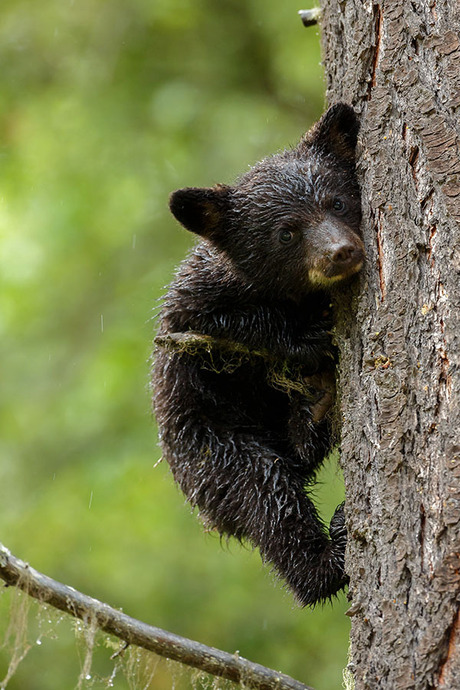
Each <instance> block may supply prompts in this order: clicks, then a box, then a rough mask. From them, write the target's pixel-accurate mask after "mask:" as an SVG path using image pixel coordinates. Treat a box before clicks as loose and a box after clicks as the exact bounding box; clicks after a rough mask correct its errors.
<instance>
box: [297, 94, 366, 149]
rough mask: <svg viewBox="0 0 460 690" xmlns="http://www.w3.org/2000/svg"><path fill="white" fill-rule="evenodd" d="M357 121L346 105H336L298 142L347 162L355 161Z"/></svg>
mask: <svg viewBox="0 0 460 690" xmlns="http://www.w3.org/2000/svg"><path fill="white" fill-rule="evenodd" d="M358 132H359V120H358V117H357V115H356V113H355V111H354V110H353V108H352V107H351V105H348V104H347V103H336V104H335V105H333V106H332V107H331V108H329V110H327V111H326V112H325V113H324V115H323V116H322V118H321V119H320V120H319V122H317V123H316V125H314V126H313V127H312V128H311V129H310V131H309V132H307V134H306V135H305V136H304V138H303V139H302V140H301V142H300V146H305V145H306V146H316V147H318V148H319V149H321V150H323V151H325V152H327V153H333V154H334V155H336V156H338V157H339V158H344V159H345V160H347V161H349V162H353V161H354V159H355V149H356V142H357V140H358Z"/></svg>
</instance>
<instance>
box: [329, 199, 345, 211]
mask: <svg viewBox="0 0 460 690" xmlns="http://www.w3.org/2000/svg"><path fill="white" fill-rule="evenodd" d="M332 208H333V209H334V211H335V212H336V213H344V212H345V211H346V210H347V205H346V203H345V202H344V200H343V199H341V198H340V197H338V196H335V197H334V198H333V199H332Z"/></svg>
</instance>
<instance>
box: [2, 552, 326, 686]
mask: <svg viewBox="0 0 460 690" xmlns="http://www.w3.org/2000/svg"><path fill="white" fill-rule="evenodd" d="M0 578H1V579H2V580H4V582H5V583H6V584H7V585H10V586H13V587H19V588H20V589H22V590H23V591H24V592H26V593H27V594H29V595H30V596H31V597H34V598H35V599H38V600H39V601H40V602H42V603H44V604H45V603H46V604H49V605H50V606H54V607H55V608H57V609H59V610H61V611H65V612H66V613H69V614H71V615H72V616H74V617H76V618H80V619H81V620H83V621H85V622H86V623H89V624H91V625H97V627H98V628H99V629H100V630H103V631H104V632H107V633H110V634H111V635H115V636H116V637H118V638H119V639H121V640H123V641H124V642H125V643H126V644H133V645H136V646H138V647H143V648H144V649H147V650H149V651H152V652H155V654H158V655H160V656H164V657H167V658H168V659H172V660H174V661H179V662H180V663H182V664H186V665H187V666H193V667H194V668H198V669H200V670H201V671H205V672H206V673H210V674H212V675H214V676H219V677H221V678H226V679H227V680H231V681H233V682H234V683H240V684H241V685H242V686H244V687H245V688H251V689H252V688H254V689H258V690H313V689H312V688H310V687H308V686H307V685H304V684H303V683H300V682H299V681H298V680H294V679H293V678H290V677H289V676H286V675H284V674H283V673H278V672H277V671H273V670H272V669H269V668H266V667H265V666H261V665H260V664H255V663H253V662H252V661H248V660H247V659H244V658H243V657H240V656H239V655H238V654H237V653H235V654H229V653H228V652H223V651H221V650H220V649H215V648H214V647H207V646H206V645H203V644H200V643H199V642H195V641H194V640H189V639H187V638H185V637H180V636H179V635H174V633H170V632H167V631H166V630H162V629H161V628H155V627H154V626H152V625H147V624H146V623H143V622H142V621H139V620H136V619H135V618H131V617H130V616H127V615H126V614H125V613H122V612H121V611H117V610H116V609H114V608H112V607H111V606H108V604H104V603H102V602H100V601H98V600H97V599H93V598H92V597H89V596H88V595H87V594H82V593H81V592H78V591H77V590H76V589H74V588H73V587H69V586H68V585H64V584H62V583H61V582H57V581H56V580H53V579H52V578H50V577H48V576H47V575H43V573H40V572H38V571H37V570H35V569H34V568H31V567H30V566H29V565H28V564H27V563H24V561H21V560H20V559H18V558H16V557H15V556H13V555H12V554H11V553H10V551H9V550H8V549H7V548H6V547H5V546H3V545H2V544H1V543H0Z"/></svg>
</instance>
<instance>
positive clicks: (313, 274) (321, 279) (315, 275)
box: [308, 261, 363, 285]
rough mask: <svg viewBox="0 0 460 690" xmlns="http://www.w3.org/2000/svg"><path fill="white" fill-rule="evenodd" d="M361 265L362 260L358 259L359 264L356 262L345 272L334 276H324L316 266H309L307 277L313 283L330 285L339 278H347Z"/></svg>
mask: <svg viewBox="0 0 460 690" xmlns="http://www.w3.org/2000/svg"><path fill="white" fill-rule="evenodd" d="M362 267H363V262H362V261H360V262H359V264H356V266H353V268H351V269H349V270H348V271H346V272H345V273H339V274H338V275H335V276H325V275H324V273H323V272H322V271H319V270H318V269H317V268H311V269H310V270H309V271H308V279H309V281H310V283H312V284H313V285H330V284H331V283H337V282H338V281H340V280H345V278H349V277H350V276H351V275H353V274H354V273H358V271H360V270H361V269H362Z"/></svg>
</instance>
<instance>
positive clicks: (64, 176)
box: [0, 0, 348, 690]
mask: <svg viewBox="0 0 460 690" xmlns="http://www.w3.org/2000/svg"><path fill="white" fill-rule="evenodd" d="M298 9H299V5H298V2H297V1H296V2H294V0H286V1H285V2H282V3H281V2H274V1H273V0H220V1H216V0H129V1H128V0H110V1H109V0H41V1H40V2H36V0H3V1H2V5H1V8H0V64H1V72H0V74H1V76H0V83H1V91H0V176H1V185H0V281H1V283H2V289H1V291H0V302H1V304H0V332H1V336H2V337H1V350H2V352H1V367H2V374H1V389H0V396H1V397H0V400H1V403H0V404H1V412H2V414H1V418H0V425H1V430H0V438H1V440H0V447H1V458H0V519H1V534H0V539H1V540H2V541H4V543H5V544H6V545H7V546H8V547H9V548H10V549H11V550H12V551H13V553H15V554H16V555H18V556H20V557H21V558H23V559H25V560H27V561H29V562H30V563H31V564H33V565H34V566H35V567H36V568H37V569H40V570H43V571H45V572H46V573H47V574H49V575H51V576H53V577H55V578H57V579H59V580H62V581H64V582H66V583H68V584H71V585H73V586H75V587H76V588H78V589H81V590H83V591H85V592H86V593H88V594H91V595H93V596H96V597H98V598H100V599H102V600H106V601H107V602H109V603H111V604H112V605H114V606H117V607H122V608H123V610H124V611H125V612H127V613H129V614H130V615H133V616H135V617H139V618H141V619H143V620H145V621H147V622H150V623H152V624H154V625H157V626H160V627H165V628H167V629H170V630H172V631H174V632H176V633H179V634H182V635H186V636H189V637H192V638H194V639H198V640H200V641H202V642H205V643H207V644H211V645H213V646H217V647H222V648H224V649H226V650H228V651H234V650H236V649H238V650H239V652H240V653H241V654H242V655H243V656H246V657H248V658H251V659H253V660H254V661H258V662H260V663H262V664H266V665H269V666H271V667H274V668H279V669H281V670H283V671H284V672H286V673H289V674H291V675H293V676H295V677H297V678H299V679H301V680H303V681H305V682H308V683H309V684H312V685H314V686H315V687H316V688H317V689H318V690H331V689H333V688H338V687H340V686H341V669H342V668H343V666H344V665H345V663H346V646H347V635H348V622H347V619H346V618H345V616H344V615H343V612H344V610H345V608H346V600H345V597H344V596H343V595H342V596H341V597H340V599H339V600H338V601H337V602H336V603H335V604H334V607H333V608H331V607H329V606H326V607H324V608H323V609H318V610H315V611H310V610H299V609H298V608H296V607H295V605H294V603H293V601H292V599H291V596H290V595H289V594H288V593H286V592H285V591H284V590H283V589H282V587H281V586H280V584H279V583H277V582H275V581H274V578H273V577H272V576H271V575H270V573H269V572H268V571H267V570H266V569H263V568H262V566H261V564H260V559H259V555H258V553H256V552H251V551H250V550H249V549H244V548H242V547H240V546H239V545H237V544H235V543H230V545H228V547H227V546H226V545H225V544H224V545H221V544H220V542H219V539H218V538H217V537H216V536H214V535H204V534H203V531H202V528H201V526H200V525H199V524H198V522H197V520H196V519H195V517H193V516H192V515H191V514H190V509H189V508H188V507H187V506H186V505H185V503H184V500H183V498H182V496H181V495H180V493H179V492H178V490H177V489H176V488H175V486H174V485H173V482H172V478H171V476H170V474H169V472H168V469H167V467H166V466H164V464H160V465H159V466H155V463H156V462H157V461H158V459H159V457H160V452H159V449H158V446H157V440H156V431H155V428H154V422H153V420H152V417H151V412H150V401H149V393H148V369H149V363H148V358H149V353H150V347H151V340H152V337H153V333H154V321H153V320H152V319H153V316H154V313H155V308H156V306H157V300H158V298H159V297H160V295H161V293H162V289H163V286H164V285H165V284H166V283H167V282H168V281H169V279H170V277H171V274H172V271H173V269H174V266H175V265H176V264H177V262H178V261H179V260H180V259H181V258H182V257H183V256H184V253H185V252H186V250H187V248H188V247H189V246H190V245H191V243H192V241H193V238H192V237H191V236H189V235H188V234H187V233H186V232H185V231H184V230H181V229H180V228H179V227H178V226H177V224H176V223H175V222H174V220H173V219H172V218H171V217H170V216H169V213H168V210H167V201H168V194H169V192H170V191H171V190H173V189H175V188H177V187H180V186H187V185H208V184H214V183H215V182H230V181H232V179H234V178H235V177H236V176H237V175H238V174H239V173H240V172H242V171H244V170H245V169H246V167H247V166H248V165H250V164H252V163H254V162H255V161H256V160H257V159H258V158H260V157H262V156H263V155H266V154H267V153H271V152H273V151H275V150H277V149H279V148H281V147H284V146H289V145H290V144H292V143H294V142H295V141H296V140H297V139H298V137H299V136H300V135H301V134H302V133H303V132H304V131H305V130H306V129H307V128H308V127H309V126H310V124H311V123H312V122H313V121H314V120H315V119H316V118H317V117H318V116H319V114H320V113H321V111H322V109H323V83H322V70H321V66H320V52H319V39H318V35H317V33H316V31H315V30H314V29H308V30H306V29H304V28H303V27H302V25H301V22H300V20H299V19H298V17H297V16H296V12H297V10H298ZM341 491H342V489H341V481H340V478H339V477H338V476H337V472H336V469H335V465H332V466H330V467H329V469H327V470H326V473H325V476H324V487H323V490H322V491H319V492H318V493H319V500H320V503H321V505H322V506H323V513H324V514H325V516H327V517H328V516H329V515H330V514H331V513H332V510H333V508H334V507H335V505H336V504H337V503H338V502H339V501H340V500H341ZM9 598H10V597H9V596H8V593H3V595H2V596H1V597H0V614H1V621H0V627H1V629H3V630H4V629H5V626H6V621H7V618H8V607H9ZM59 625H60V627H59V628H58V630H57V637H56V639H50V638H47V639H45V640H44V641H43V643H42V644H41V645H35V646H34V648H33V649H32V650H31V652H30V653H29V655H28V656H27V657H26V659H25V660H24V661H23V662H22V663H21V664H20V666H19V668H18V670H17V672H16V674H15V676H14V678H13V680H11V682H10V683H9V685H8V688H11V690H19V689H21V690H55V689H56V690H62V689H66V688H73V687H74V686H75V684H76V681H77V678H78V674H79V672H80V664H81V658H80V657H79V654H78V650H77V649H76V647H78V645H76V644H75V640H74V636H73V632H72V631H70V634H68V633H67V632H66V631H65V629H63V627H62V626H63V625H64V624H63V623H61V624H59ZM31 628H32V630H31V632H30V633H29V634H32V635H33V634H34V630H33V623H31ZM2 634H3V633H2V632H1V630H0V639H1V635H2ZM32 641H33V639H32ZM109 655H110V652H109V653H107V651H106V650H103V651H102V652H99V653H98V654H97V655H96V657H95V659H94V664H93V670H92V679H91V680H88V683H87V686H88V687H105V686H106V684H104V683H103V682H102V681H101V680H98V675H99V676H106V677H107V676H109V675H110V672H111V668H112V666H113V662H111V661H110V660H109ZM8 659H9V651H8V649H3V650H2V651H0V679H1V678H3V677H4V675H5V673H6V668H7V666H8ZM85 687H86V685H85ZM114 687H116V688H125V687H126V688H127V687H128V685H127V681H126V679H124V677H123V675H122V674H119V675H117V676H116V678H115V680H114ZM130 687H132V685H130ZM150 687H154V688H158V689H159V690H162V689H163V688H168V689H169V688H170V687H172V680H171V677H170V676H168V674H162V672H161V671H159V672H158V673H157V674H156V675H155V676H154V680H153V682H152V685H151V686H150Z"/></svg>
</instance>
